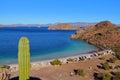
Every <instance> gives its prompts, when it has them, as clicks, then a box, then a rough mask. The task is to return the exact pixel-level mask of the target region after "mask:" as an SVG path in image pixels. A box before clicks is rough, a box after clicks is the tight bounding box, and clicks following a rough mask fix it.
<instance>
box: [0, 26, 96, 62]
mask: <svg viewBox="0 0 120 80" xmlns="http://www.w3.org/2000/svg"><path fill="white" fill-rule="evenodd" d="M73 33H75V30H72V31H69V30H66V31H64V30H61V31H60V30H55V31H52V30H47V27H42V28H37V27H17V28H0V64H11V63H17V54H18V53H17V52H18V41H19V39H20V37H22V36H26V37H28V39H29V41H30V52H31V61H38V60H48V59H53V58H61V57H67V56H73V55H78V54H82V53H87V52H90V51H92V50H94V49H95V48H96V47H95V46H93V45H90V44H88V43H85V42H83V41H77V40H71V39H70V35H71V34H73Z"/></svg>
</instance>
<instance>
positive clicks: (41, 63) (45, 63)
mask: <svg viewBox="0 0 120 80" xmlns="http://www.w3.org/2000/svg"><path fill="white" fill-rule="evenodd" d="M91 55H93V53H86V54H80V55H76V56H68V57H64V58H58V59H59V60H60V61H61V62H62V64H66V63H67V59H69V58H71V59H76V60H78V59H79V57H82V56H86V57H87V58H91V57H90V56H91ZM52 60H54V59H50V60H42V61H34V62H31V69H35V67H39V68H43V67H48V66H52V65H51V64H50V62H51V61H52ZM9 66H10V68H11V71H12V72H15V71H18V64H10V65H9Z"/></svg>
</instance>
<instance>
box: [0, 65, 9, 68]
mask: <svg viewBox="0 0 120 80" xmlns="http://www.w3.org/2000/svg"><path fill="white" fill-rule="evenodd" d="M0 68H6V69H9V68H10V66H8V65H0Z"/></svg>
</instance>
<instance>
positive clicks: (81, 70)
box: [75, 69, 85, 76]
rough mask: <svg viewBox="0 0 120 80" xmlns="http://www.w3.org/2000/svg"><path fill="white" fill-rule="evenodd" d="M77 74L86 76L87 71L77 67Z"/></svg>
mask: <svg viewBox="0 0 120 80" xmlns="http://www.w3.org/2000/svg"><path fill="white" fill-rule="evenodd" d="M75 74H76V75H79V76H85V72H84V70H83V69H77V70H75Z"/></svg>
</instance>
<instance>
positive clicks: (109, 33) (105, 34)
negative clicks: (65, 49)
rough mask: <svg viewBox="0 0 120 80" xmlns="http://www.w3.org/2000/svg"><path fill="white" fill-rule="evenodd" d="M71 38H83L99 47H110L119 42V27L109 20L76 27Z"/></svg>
mask: <svg viewBox="0 0 120 80" xmlns="http://www.w3.org/2000/svg"><path fill="white" fill-rule="evenodd" d="M71 38H72V39H79V40H84V41H86V42H88V43H90V44H93V45H96V46H98V47H99V48H112V47H114V46H116V45H118V44H120V28H119V27H118V26H116V25H115V24H112V23H111V22H109V21H103V22H100V23H98V24H96V25H94V26H90V27H87V28H83V29H78V30H77V31H76V33H75V34H73V35H72V36H71Z"/></svg>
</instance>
